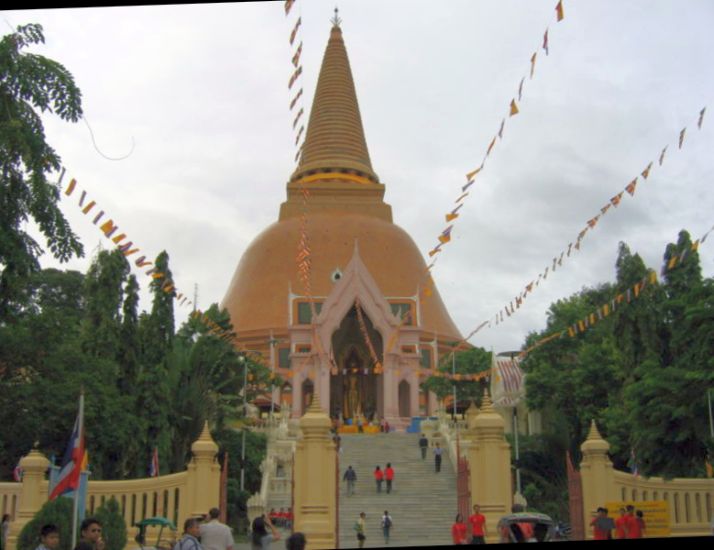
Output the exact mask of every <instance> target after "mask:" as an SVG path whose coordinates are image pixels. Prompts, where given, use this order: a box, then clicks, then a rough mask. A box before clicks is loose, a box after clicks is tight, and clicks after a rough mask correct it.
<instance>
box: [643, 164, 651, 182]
mask: <svg viewBox="0 0 714 550" xmlns="http://www.w3.org/2000/svg"><path fill="white" fill-rule="evenodd" d="M650 170H652V163H651V162H650V163H649V164H648V165H647V168H645V169H644V170H642V177H643V178H644V179H647V178H648V177H649V175H650Z"/></svg>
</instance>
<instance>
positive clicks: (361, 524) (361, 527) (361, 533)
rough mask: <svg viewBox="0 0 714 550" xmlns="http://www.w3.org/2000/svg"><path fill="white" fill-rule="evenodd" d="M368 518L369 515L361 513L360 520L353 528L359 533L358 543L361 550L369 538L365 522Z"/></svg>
mask: <svg viewBox="0 0 714 550" xmlns="http://www.w3.org/2000/svg"><path fill="white" fill-rule="evenodd" d="M366 517H367V514H365V513H364V512H360V514H359V519H358V520H357V521H356V522H355V524H354V527H353V529H354V530H355V531H357V541H358V543H359V547H360V548H363V547H364V541H365V540H367V536H366V535H365V534H364V520H365V518H366Z"/></svg>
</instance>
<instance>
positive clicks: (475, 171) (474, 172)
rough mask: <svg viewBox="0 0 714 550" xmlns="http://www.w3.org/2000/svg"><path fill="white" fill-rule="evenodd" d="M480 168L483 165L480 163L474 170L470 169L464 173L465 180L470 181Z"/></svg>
mask: <svg viewBox="0 0 714 550" xmlns="http://www.w3.org/2000/svg"><path fill="white" fill-rule="evenodd" d="M481 168H483V165H481V166H479V167H478V168H476V170H472V171H471V172H469V173H468V174H466V181H467V182H471V180H472V179H474V177H475V176H476V174H478V173H479V172H480V171H481Z"/></svg>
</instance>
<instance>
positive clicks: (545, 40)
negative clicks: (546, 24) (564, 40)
mask: <svg viewBox="0 0 714 550" xmlns="http://www.w3.org/2000/svg"><path fill="white" fill-rule="evenodd" d="M543 49H544V50H545V55H548V29H545V34H544V35H543Z"/></svg>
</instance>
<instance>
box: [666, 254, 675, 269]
mask: <svg viewBox="0 0 714 550" xmlns="http://www.w3.org/2000/svg"><path fill="white" fill-rule="evenodd" d="M675 265H677V256H672V257H671V258H670V260H669V263H668V264H667V269H672V268H673V267H674V266H675Z"/></svg>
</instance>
